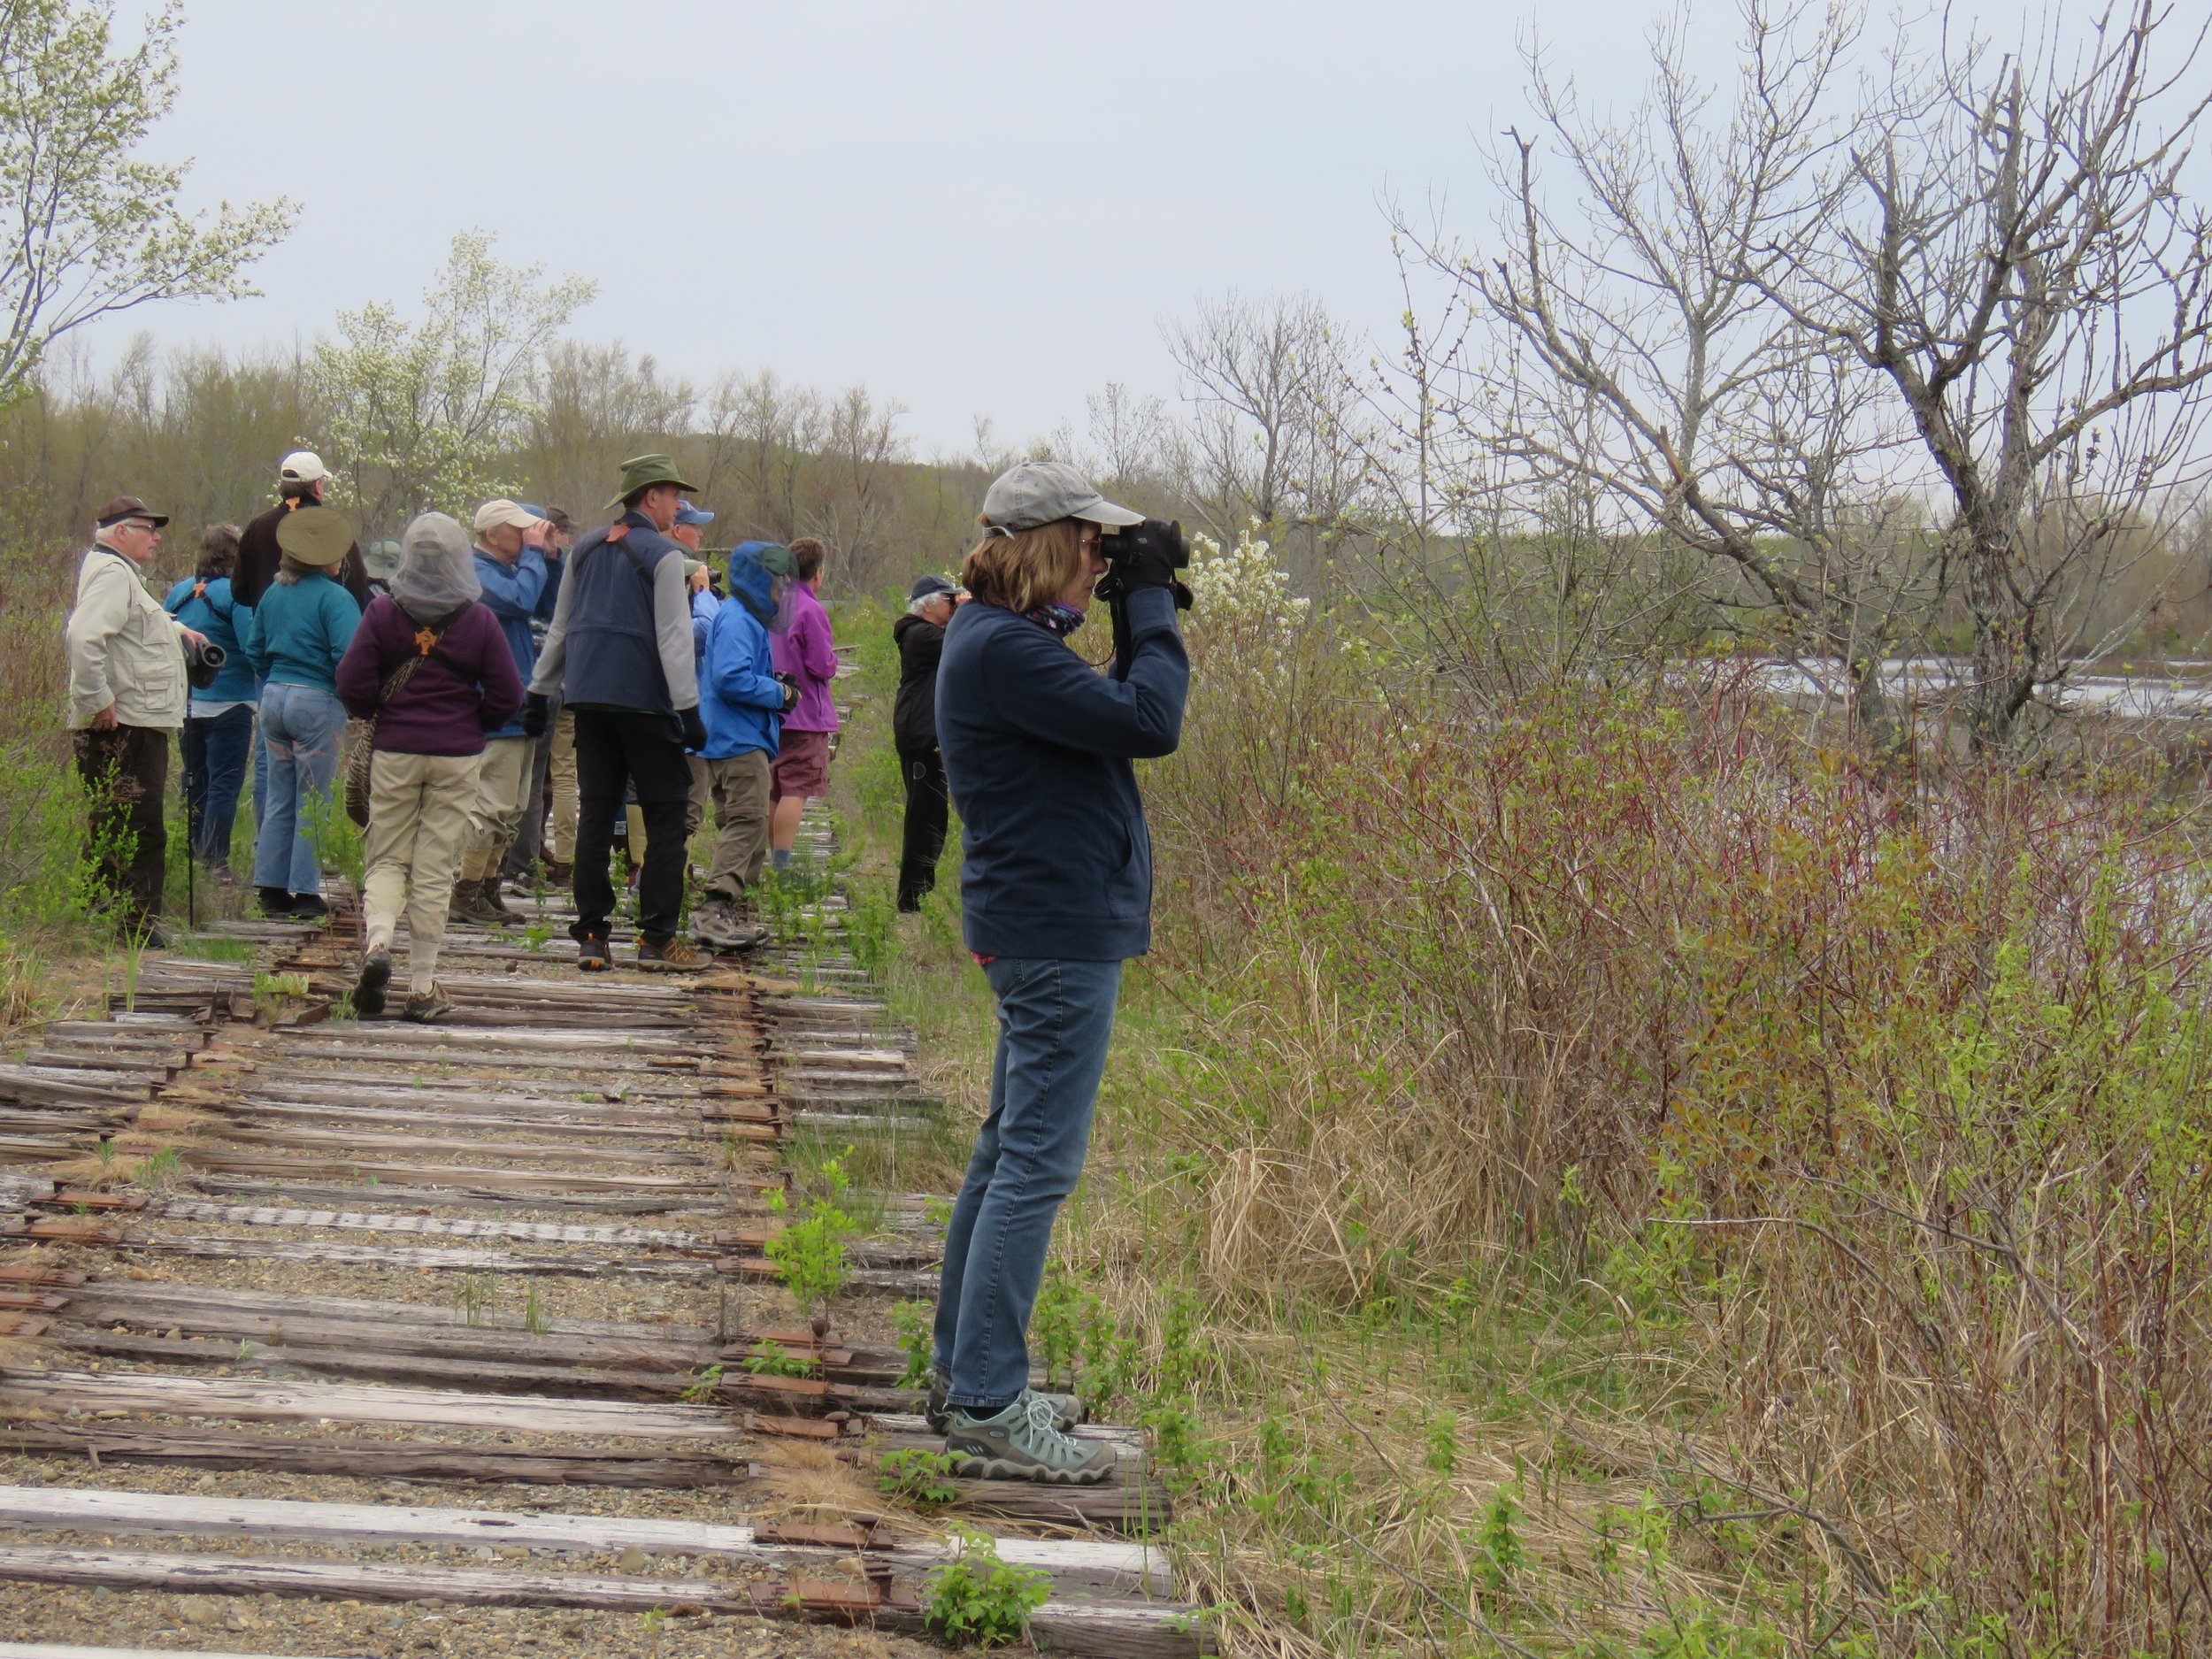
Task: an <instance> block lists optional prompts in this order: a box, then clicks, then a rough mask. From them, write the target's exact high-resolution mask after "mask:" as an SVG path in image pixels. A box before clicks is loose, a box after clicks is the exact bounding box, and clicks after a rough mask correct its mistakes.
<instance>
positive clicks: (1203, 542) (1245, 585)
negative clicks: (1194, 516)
mask: <svg viewBox="0 0 2212 1659" xmlns="http://www.w3.org/2000/svg"><path fill="white" fill-rule="evenodd" d="M1259 527H1260V526H1259V523H1258V521H1257V520H1254V521H1253V522H1252V523H1250V524H1248V525H1247V526H1245V528H1244V529H1243V531H1242V532H1241V533H1240V534H1239V535H1238V537H1237V544H1236V545H1235V546H1234V547H1233V548H1228V549H1224V548H1223V547H1222V545H1221V544H1220V543H1219V542H1218V541H1215V540H1214V539H1213V538H1212V537H1211V536H1207V535H1194V536H1193V537H1192V538H1191V562H1190V569H1189V571H1188V572H1186V574H1185V578H1184V580H1186V581H1187V582H1188V583H1189V584H1190V590H1191V595H1192V599H1193V604H1192V607H1191V612H1190V623H1189V634H1190V644H1191V649H1192V654H1193V655H1194V657H1199V658H1201V659H1202V660H1203V661H1204V663H1205V664H1206V665H1207V667H1208V669H1209V670H1210V672H1214V673H1216V674H1224V675H1231V676H1241V675H1253V676H1257V677H1263V678H1265V679H1269V680H1274V679H1279V678H1280V677H1281V676H1282V675H1283V674H1284V673H1286V672H1287V671H1288V668H1289V659H1290V656H1291V653H1292V651H1293V650H1294V649H1295V639H1296V635H1297V634H1298V633H1299V631H1300V630H1301V629H1302V628H1303V627H1304V626H1305V625H1306V620H1307V615H1308V612H1310V611H1311V610H1312V609H1313V601H1312V600H1310V599H1302V598H1299V597H1297V596H1296V595H1293V594H1292V593H1291V591H1290V576H1289V573H1288V572H1286V571H1285V570H1284V569H1283V567H1282V566H1281V565H1278V564H1277V563H1276V562H1275V555H1274V549H1272V548H1271V546H1270V544H1269V543H1268V542H1266V541H1262V540H1261V539H1260V537H1259V534H1258V531H1259Z"/></svg>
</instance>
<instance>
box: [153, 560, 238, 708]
mask: <svg viewBox="0 0 2212 1659" xmlns="http://www.w3.org/2000/svg"><path fill="white" fill-rule="evenodd" d="M194 588H198V589H199V590H200V591H199V592H197V593H195V592H193V589H194ZM161 608H162V609H163V610H165V611H167V612H168V613H169V614H170V615H171V616H173V617H174V618H176V619H177V620H178V621H180V622H181V623H183V624H184V626H186V627H188V628H195V629H197V630H198V631H199V632H200V633H202V634H206V635H207V638H208V642H209V643H210V644H211V645H219V646H221V647H222V648H223V649H224V651H225V652H226V653H227V655H226V656H225V657H224V660H223V665H222V667H221V668H219V669H218V670H217V671H216V673H215V678H214V679H213V680H211V682H209V684H208V685H207V686H206V687H204V689H203V688H198V687H196V688H195V689H194V690H193V693H192V701H193V702H194V703H251V702H252V701H253V700H254V693H255V687H254V683H253V664H251V663H250V662H249V661H247V659H246V652H245V648H244V641H242V639H241V638H240V635H241V634H243V633H244V632H245V630H246V627H247V625H248V624H250V622H252V620H253V609H252V607H251V606H250V605H242V604H240V603H237V602H236V601H235V600H234V599H233V598H232V597H231V591H230V578H229V577H227V576H211V577H209V578H208V579H207V580H206V581H205V582H204V583H203V582H202V581H201V580H200V579H199V578H198V577H196V576H188V577H186V578H185V579H184V580H182V581H180V582H179V583H178V584H177V585H176V586H175V587H173V588H171V589H170V590H169V596H168V597H167V598H166V599H164V600H163V601H162V602H161Z"/></svg>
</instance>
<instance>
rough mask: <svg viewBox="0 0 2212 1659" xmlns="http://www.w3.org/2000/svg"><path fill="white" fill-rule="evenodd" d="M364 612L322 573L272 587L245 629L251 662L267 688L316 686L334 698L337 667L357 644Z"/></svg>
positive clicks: (247, 651)
mask: <svg viewBox="0 0 2212 1659" xmlns="http://www.w3.org/2000/svg"><path fill="white" fill-rule="evenodd" d="M360 621H361V607H360V605H359V604H358V603H356V602H355V600H354V597H353V595H351V594H349V593H348V592H347V591H346V590H345V588H342V587H341V586H340V585H339V584H338V583H337V582H334V581H333V580H331V579H330V578H329V577H328V576H326V575H325V574H324V573H323V572H321V571H319V570H318V571H310V572H308V573H307V574H306V575H304V576H303V577H301V578H300V579H299V580H297V581H296V582H272V583H270V584H269V589H268V591H267V592H266V593H265V594H263V595H261V603H259V604H257V605H256V606H255V607H254V609H253V620H252V621H250V622H249V623H248V624H247V625H246V638H245V641H244V644H245V648H246V657H247V658H248V660H249V661H250V662H251V663H252V664H253V666H254V672H256V673H257V674H259V675H260V676H261V678H262V680H264V681H265V682H267V683H270V684H273V685H279V686H311V687H314V688H315V689H316V690H318V691H327V692H329V693H330V694H331V695H334V696H335V695H337V691H338V664H339V661H340V659H341V658H342V657H344V656H345V654H346V647H347V646H348V645H349V644H350V643H352V641H353V630H354V629H355V628H356V627H357V626H359V624H360Z"/></svg>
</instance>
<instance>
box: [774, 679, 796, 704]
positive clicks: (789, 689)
mask: <svg viewBox="0 0 2212 1659" xmlns="http://www.w3.org/2000/svg"><path fill="white" fill-rule="evenodd" d="M776 683H777V684H778V685H779V686H781V687H783V707H782V709H781V710H779V712H780V713H783V714H788V713H790V712H791V710H794V709H795V708H797V707H798V706H799V679H798V676H797V675H795V674H778V675H777V676H776Z"/></svg>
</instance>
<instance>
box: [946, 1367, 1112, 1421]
mask: <svg viewBox="0 0 2212 1659" xmlns="http://www.w3.org/2000/svg"><path fill="white" fill-rule="evenodd" d="M951 1392H952V1379H951V1378H949V1377H948V1376H946V1375H945V1373H944V1372H942V1371H932V1372H930V1374H929V1393H928V1394H926V1395H925V1396H924V1397H923V1400H922V1420H923V1421H924V1422H926V1423H927V1424H928V1425H929V1432H931V1433H932V1434H942V1433H943V1432H945V1429H946V1427H947V1425H949V1423H950V1422H951V1420H952V1418H951V1414H950V1413H949V1412H948V1411H947V1410H946V1409H945V1396H946V1395H947V1394H950V1393H951ZM1023 1394H1024V1397H1025V1398H1028V1397H1032V1396H1033V1397H1034V1398H1036V1399H1039V1400H1044V1401H1048V1402H1050V1403H1051V1406H1052V1426H1053V1427H1054V1428H1056V1429H1059V1430H1062V1431H1065V1430H1068V1429H1071V1428H1073V1427H1074V1426H1075V1425H1077V1424H1079V1423H1087V1422H1089V1421H1090V1417H1089V1415H1088V1413H1087V1412H1086V1411H1085V1410H1084V1409H1083V1402H1081V1401H1080V1400H1079V1399H1077V1398H1076V1397H1075V1396H1074V1395H1073V1394H1047V1393H1046V1392H1045V1391H1044V1390H1043V1389H1041V1388H1029V1389H1025V1390H1024V1391H1023Z"/></svg>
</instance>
